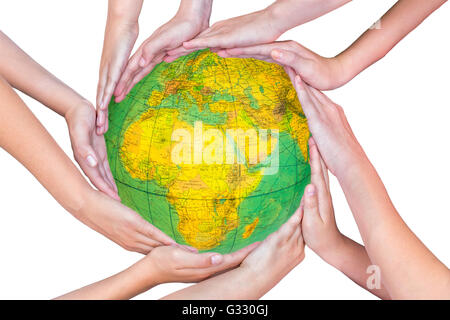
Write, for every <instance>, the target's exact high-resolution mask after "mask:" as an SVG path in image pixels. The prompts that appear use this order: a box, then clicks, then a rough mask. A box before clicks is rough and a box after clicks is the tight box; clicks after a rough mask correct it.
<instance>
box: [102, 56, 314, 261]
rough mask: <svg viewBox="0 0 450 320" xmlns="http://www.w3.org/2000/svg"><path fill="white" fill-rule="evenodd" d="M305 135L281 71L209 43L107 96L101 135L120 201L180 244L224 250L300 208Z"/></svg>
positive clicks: (306, 173) (306, 177)
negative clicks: (122, 93)
mask: <svg viewBox="0 0 450 320" xmlns="http://www.w3.org/2000/svg"><path fill="white" fill-rule="evenodd" d="M309 136H310V134H309V130H308V125H307V121H306V118H305V116H304V113H303V111H302V108H301V105H300V102H299V101H298V98H297V95H296V92H295V89H294V87H293V86H292V84H291V82H290V79H289V77H288V75H287V74H286V73H285V72H284V69H283V68H282V67H280V66H279V65H276V64H272V63H268V62H264V61H259V60H255V59H240V58H226V59H225V58H221V57H219V56H218V55H217V54H215V53H212V52H210V51H209V50H208V49H206V50H200V51H196V52H193V53H191V54H189V55H187V56H184V57H180V58H178V59H177V60H176V61H174V62H172V63H165V62H163V63H160V64H159V65H157V66H156V67H155V68H154V69H153V71H152V72H151V73H150V74H148V75H147V76H146V77H145V78H144V79H142V80H141V81H140V82H139V83H137V84H136V85H135V86H134V88H133V89H132V90H131V92H130V93H129V94H128V95H127V97H126V98H125V99H124V100H123V101H121V102H120V103H115V102H114V99H112V101H111V103H110V105H109V130H108V132H107V133H106V135H105V139H106V145H107V151H108V160H109V163H110V167H111V171H112V173H113V176H114V179H115V181H116V184H117V187H118V190H119V195H120V197H121V200H122V202H123V203H124V204H125V205H127V206H128V207H130V208H131V209H133V210H135V211H137V212H138V213H139V214H140V215H142V217H143V218H144V219H146V220H147V221H149V222H150V223H152V224H153V225H154V226H156V227H157V228H159V229H160V230H162V231H163V232H165V233H166V234H167V235H169V236H170V237H172V238H173V239H174V240H176V241H177V242H178V243H180V244H185V245H189V246H192V247H195V248H197V249H199V251H215V252H219V253H229V252H233V251H236V250H238V249H241V248H243V247H245V246H247V245H249V244H251V243H253V242H255V241H261V240H263V239H264V238H265V237H266V236H268V235H269V234H270V233H272V232H274V231H276V230H277V229H278V228H279V227H280V226H281V225H282V224H283V223H284V222H285V221H286V220H287V219H288V218H289V217H290V216H291V215H292V214H293V213H294V212H295V211H296V209H297V208H298V206H299V204H300V200H301V198H302V195H303V191H304V188H305V186H306V185H307V184H308V183H309V181H310V167H309V161H308V138H309Z"/></svg>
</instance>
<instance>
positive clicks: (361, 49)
mask: <svg viewBox="0 0 450 320" xmlns="http://www.w3.org/2000/svg"><path fill="white" fill-rule="evenodd" d="M445 2H446V0H430V1H422V0H400V1H398V2H397V3H396V4H395V5H394V6H393V7H392V8H391V9H390V10H389V11H388V12H387V13H386V14H385V15H384V16H383V17H382V18H381V20H380V22H379V25H378V26H379V28H378V27H375V28H370V29H369V30H367V31H366V32H365V33H364V34H363V35H362V36H361V37H360V38H359V39H358V40H356V41H355V42H354V43H353V44H352V45H351V46H350V47H349V48H347V49H346V50H344V51H343V52H342V53H340V54H338V55H337V56H335V57H332V58H326V57H322V56H320V55H318V54H316V53H315V52H313V51H311V50H309V49H307V48H305V47H303V46H302V45H300V44H298V43H296V42H294V41H279V42H273V43H268V44H259V45H252V46H247V47H244V46H242V47H238V48H231V49H226V50H220V51H218V54H219V55H220V56H222V57H242V58H250V57H252V58H256V59H261V60H266V61H270V62H276V63H279V64H281V65H284V66H289V67H292V68H294V70H295V72H296V73H297V74H299V75H300V76H301V78H302V80H303V81H305V82H306V83H307V84H308V85H310V86H312V87H314V88H316V89H319V90H331V89H336V88H339V87H341V86H343V85H345V84H346V83H347V82H349V81H350V80H352V79H353V78H354V77H355V76H357V75H358V74H359V73H360V72H362V71H363V70H365V69H366V68H368V67H369V66H370V65H372V64H373V63H375V62H376V61H378V60H379V59H381V58H382V57H384V56H385V55H386V54H387V53H388V52H389V51H390V50H391V49H392V48H393V47H394V46H395V45H396V44H397V43H398V42H399V41H400V40H402V39H403V38H404V37H405V36H406V35H407V34H408V33H409V32H411V31H412V30H413V29H414V28H416V27H417V26H418V25H419V24H420V23H421V22H422V21H423V20H425V19H426V18H427V17H428V16H429V15H430V14H431V13H432V12H433V11H435V10H437V9H438V8H439V7H440V6H441V5H442V4H443V3H445Z"/></svg>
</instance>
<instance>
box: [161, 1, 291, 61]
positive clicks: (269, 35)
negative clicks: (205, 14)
mask: <svg viewBox="0 0 450 320" xmlns="http://www.w3.org/2000/svg"><path fill="white" fill-rule="evenodd" d="M282 33H283V32H282V30H281V29H280V28H279V27H277V25H276V21H275V20H274V19H273V18H272V14H271V11H270V10H269V8H266V9H264V10H261V11H257V12H253V13H250V14H246V15H243V16H239V17H235V18H231V19H228V20H223V21H219V22H216V23H215V24H213V25H212V26H211V27H210V28H208V29H206V30H205V31H203V32H202V33H200V34H199V35H198V36H197V37H196V38H195V39H192V40H190V41H185V42H184V43H183V45H182V46H180V47H178V48H176V49H173V50H170V51H169V52H168V57H167V58H166V59H164V60H165V61H166V62H171V61H173V60H175V59H176V58H178V57H179V56H182V55H186V54H187V53H189V52H192V51H195V50H199V49H204V48H218V49H222V48H234V47H246V46H251V45H255V44H261V43H267V42H272V41H274V40H276V39H277V38H278V37H279V36H280V35H281V34H282Z"/></svg>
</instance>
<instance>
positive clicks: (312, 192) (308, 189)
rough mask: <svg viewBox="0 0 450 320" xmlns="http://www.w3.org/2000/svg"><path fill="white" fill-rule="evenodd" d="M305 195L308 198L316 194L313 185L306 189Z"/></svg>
mask: <svg viewBox="0 0 450 320" xmlns="http://www.w3.org/2000/svg"><path fill="white" fill-rule="evenodd" d="M306 194H307V195H308V196H313V195H315V194H316V188H315V187H314V185H312V184H310V185H309V186H307V187H306Z"/></svg>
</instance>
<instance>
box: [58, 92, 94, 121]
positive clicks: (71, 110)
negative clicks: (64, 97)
mask: <svg viewBox="0 0 450 320" xmlns="http://www.w3.org/2000/svg"><path fill="white" fill-rule="evenodd" d="M80 108H91V109H92V110H93V112H95V108H94V106H93V105H92V104H91V103H90V102H89V101H88V100H86V99H84V98H83V97H81V96H80V97H78V98H77V99H75V100H74V102H72V103H71V104H70V105H68V106H67V108H66V109H65V110H64V113H63V114H62V116H63V117H64V119H65V120H66V122H67V124H68V125H69V124H70V123H71V122H72V119H73V116H74V115H75V114H76V112H77V111H79V109H80Z"/></svg>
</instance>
